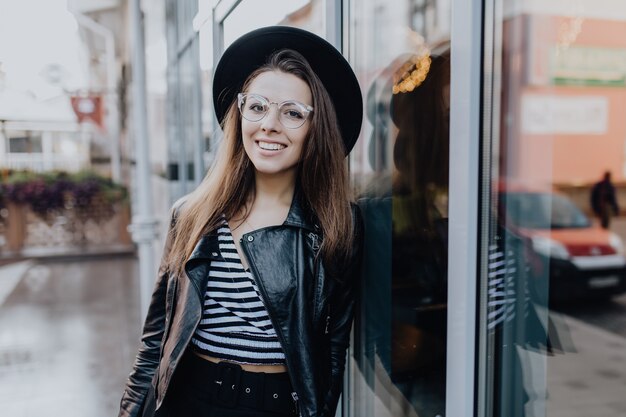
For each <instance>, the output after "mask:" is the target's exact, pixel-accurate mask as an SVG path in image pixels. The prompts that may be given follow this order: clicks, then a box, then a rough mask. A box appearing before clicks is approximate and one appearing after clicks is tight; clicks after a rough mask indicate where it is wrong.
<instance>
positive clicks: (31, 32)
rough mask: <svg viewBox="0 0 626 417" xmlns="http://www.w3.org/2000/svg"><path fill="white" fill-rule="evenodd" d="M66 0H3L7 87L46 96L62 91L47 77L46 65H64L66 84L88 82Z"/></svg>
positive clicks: (0, 30) (1, 42) (0, 40)
mask: <svg viewBox="0 0 626 417" xmlns="http://www.w3.org/2000/svg"><path fill="white" fill-rule="evenodd" d="M66 3H67V2H66V0H19V1H16V0H0V11H1V12H0V63H1V66H0V71H2V72H4V73H5V75H4V77H5V83H4V84H5V88H7V89H11V90H18V91H30V92H32V93H33V94H35V96H36V97H37V98H40V99H45V98H50V97H54V96H57V95H59V94H60V93H62V90H61V88H60V87H58V86H57V87H55V86H53V85H51V84H50V83H49V82H47V81H46V79H45V78H46V77H45V74H46V68H47V67H49V66H50V65H58V66H60V67H61V68H62V71H61V73H62V74H63V81H62V82H63V85H64V87H65V88H67V89H76V88H80V87H84V86H85V85H86V77H85V74H84V70H83V69H82V68H83V65H81V62H82V61H83V58H82V57H81V54H82V47H81V44H80V41H79V37H78V32H77V29H78V26H77V24H76V21H75V20H74V18H73V16H72V14H70V13H69V12H68V11H67V4H66Z"/></svg>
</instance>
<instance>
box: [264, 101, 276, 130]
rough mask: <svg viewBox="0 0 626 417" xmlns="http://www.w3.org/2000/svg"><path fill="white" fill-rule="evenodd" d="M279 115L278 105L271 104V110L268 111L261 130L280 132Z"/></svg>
mask: <svg viewBox="0 0 626 417" xmlns="http://www.w3.org/2000/svg"><path fill="white" fill-rule="evenodd" d="M279 113H280V111H279V109H278V105H276V104H274V103H272V104H270V108H269V109H268V110H267V113H266V114H265V117H264V118H263V120H262V123H261V129H262V130H264V131H266V132H276V131H278V130H279V129H280V120H279Z"/></svg>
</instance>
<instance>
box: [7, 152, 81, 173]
mask: <svg viewBox="0 0 626 417" xmlns="http://www.w3.org/2000/svg"><path fill="white" fill-rule="evenodd" d="M86 165H88V161H87V160H85V159H84V158H80V157H74V158H68V157H67V156H57V155H47V154H46V155H44V154H32V153H24V154H18V153H9V154H7V155H6V158H5V160H4V161H3V162H2V163H1V164H0V166H2V168H7V169H11V170H16V171H23V170H28V171H33V172H44V171H54V170H62V171H66V172H77V171H80V170H81V169H84V168H85V166H86Z"/></svg>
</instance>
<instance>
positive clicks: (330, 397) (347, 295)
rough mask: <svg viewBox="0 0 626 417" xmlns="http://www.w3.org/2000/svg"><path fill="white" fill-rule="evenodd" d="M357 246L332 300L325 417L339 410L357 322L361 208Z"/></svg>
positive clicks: (355, 215)
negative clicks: (351, 341)
mask: <svg viewBox="0 0 626 417" xmlns="http://www.w3.org/2000/svg"><path fill="white" fill-rule="evenodd" d="M352 218H353V222H354V223H353V227H354V244H353V248H352V254H351V256H350V257H349V260H348V262H347V263H346V265H345V267H344V268H341V269H340V270H342V271H343V273H342V274H341V275H342V276H341V278H342V281H341V284H340V285H338V286H337V288H336V289H335V292H334V294H333V295H332V298H331V300H330V321H329V323H328V333H329V337H330V359H331V381H330V388H329V391H328V393H327V394H326V399H325V401H324V408H323V411H322V415H323V416H324V417H333V416H334V415H335V410H336V409H337V403H338V401H339V395H340V394H341V391H342V389H343V374H344V369H345V365H346V350H347V349H348V346H349V344H350V331H351V329H352V321H353V319H354V304H355V295H356V290H357V286H358V285H359V282H360V280H361V263H362V254H363V219H362V217H361V213H360V210H359V208H358V207H357V206H356V205H353V206H352Z"/></svg>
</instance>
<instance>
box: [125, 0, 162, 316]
mask: <svg viewBox="0 0 626 417" xmlns="http://www.w3.org/2000/svg"><path fill="white" fill-rule="evenodd" d="M130 19H131V20H130V21H131V34H132V40H133V42H132V44H133V45H132V46H133V50H132V59H133V60H132V70H133V103H134V106H133V119H134V133H135V134H134V139H135V161H136V164H135V187H134V188H135V191H136V192H137V199H136V204H137V208H136V210H135V213H134V214H133V221H132V224H131V225H130V226H129V230H130V231H131V233H132V237H133V241H134V242H135V243H137V246H138V248H139V283H140V286H139V289H140V297H141V300H140V302H141V316H142V317H145V315H146V313H147V311H148V305H149V302H150V294H151V293H152V287H153V286H154V277H155V262H154V249H153V245H152V243H153V242H154V240H155V238H156V236H157V229H156V226H157V222H156V219H155V218H154V215H153V213H152V184H151V172H150V146H149V142H148V112H147V105H146V62H145V46H144V31H143V16H142V13H141V5H140V0H131V4H130Z"/></svg>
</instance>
